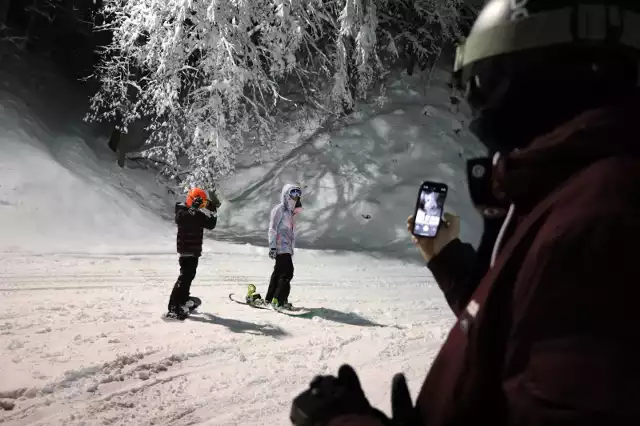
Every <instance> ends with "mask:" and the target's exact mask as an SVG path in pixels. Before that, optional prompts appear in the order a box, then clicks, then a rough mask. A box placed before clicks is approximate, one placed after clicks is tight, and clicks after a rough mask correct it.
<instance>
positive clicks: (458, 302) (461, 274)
mask: <svg viewBox="0 0 640 426" xmlns="http://www.w3.org/2000/svg"><path fill="white" fill-rule="evenodd" d="M475 259H476V250H475V249H474V248H473V246H472V245H471V244H467V243H463V242H462V241H460V240H459V239H457V238H456V239H455V240H453V241H451V242H450V243H449V244H447V245H446V246H445V247H444V248H443V249H442V251H440V253H438V254H437V255H436V256H434V257H433V258H432V259H431V260H430V261H429V262H428V263H427V267H428V268H429V270H430V271H431V273H432V274H433V277H434V278H435V279H436V282H437V283H438V286H439V287H440V289H441V290H442V292H443V293H444V297H445V298H446V299H447V303H448V304H449V306H450V307H451V309H452V310H453V313H454V314H455V315H456V316H458V315H459V314H460V312H462V310H463V309H464V308H465V307H466V306H467V304H468V303H469V299H470V298H471V295H472V294H473V292H474V291H475V289H476V286H477V284H478V283H474V282H473V281H472V280H470V279H469V278H470V277H471V273H472V270H473V265H474V262H475Z"/></svg>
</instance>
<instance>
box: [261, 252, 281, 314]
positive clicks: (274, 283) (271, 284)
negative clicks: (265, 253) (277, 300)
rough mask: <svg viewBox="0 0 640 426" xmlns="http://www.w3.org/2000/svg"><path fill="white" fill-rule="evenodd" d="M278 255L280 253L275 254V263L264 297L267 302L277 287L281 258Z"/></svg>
mask: <svg viewBox="0 0 640 426" xmlns="http://www.w3.org/2000/svg"><path fill="white" fill-rule="evenodd" d="M280 256H282V255H278V256H276V264H275V266H274V267H273V272H272V273H271V279H270V280H269V288H268V289H267V295H266V296H265V298H264V300H265V302H267V303H271V299H273V296H274V295H275V294H276V290H277V289H278V281H279V280H280V275H281V274H282V258H281V257H280Z"/></svg>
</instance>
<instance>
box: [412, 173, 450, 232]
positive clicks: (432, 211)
mask: <svg viewBox="0 0 640 426" xmlns="http://www.w3.org/2000/svg"><path fill="white" fill-rule="evenodd" d="M446 197H447V186H446V185H444V184H441V183H435V182H433V183H428V182H425V183H423V184H422V186H421V187H420V193H419V195H418V203H417V204H418V205H417V208H416V213H415V225H414V228H413V234H414V235H417V236H421V237H435V236H436V235H437V234H438V229H439V227H440V221H441V220H442V214H443V211H444V200H445V198H446Z"/></svg>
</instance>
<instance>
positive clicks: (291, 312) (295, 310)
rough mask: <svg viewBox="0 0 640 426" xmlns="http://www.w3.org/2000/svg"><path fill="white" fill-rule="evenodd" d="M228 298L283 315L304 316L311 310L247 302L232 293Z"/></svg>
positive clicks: (241, 303)
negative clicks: (289, 308)
mask: <svg viewBox="0 0 640 426" xmlns="http://www.w3.org/2000/svg"><path fill="white" fill-rule="evenodd" d="M229 300H231V301H232V302H236V303H238V304H240V305H246V306H250V307H252V308H255V309H266V310H267V311H275V312H278V313H281V314H284V315H289V316H292V317H299V316H305V315H309V314H311V311H310V310H309V309H305V308H293V309H292V310H288V309H282V308H274V307H271V306H268V305H254V304H251V303H247V302H246V301H244V300H240V299H237V298H236V297H235V294H234V293H229Z"/></svg>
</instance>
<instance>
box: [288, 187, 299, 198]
mask: <svg viewBox="0 0 640 426" xmlns="http://www.w3.org/2000/svg"><path fill="white" fill-rule="evenodd" d="M289 197H291V198H300V197H302V190H301V189H299V188H294V189H292V190H291V191H289Z"/></svg>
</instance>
